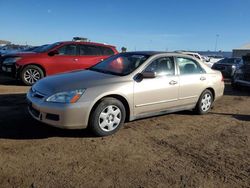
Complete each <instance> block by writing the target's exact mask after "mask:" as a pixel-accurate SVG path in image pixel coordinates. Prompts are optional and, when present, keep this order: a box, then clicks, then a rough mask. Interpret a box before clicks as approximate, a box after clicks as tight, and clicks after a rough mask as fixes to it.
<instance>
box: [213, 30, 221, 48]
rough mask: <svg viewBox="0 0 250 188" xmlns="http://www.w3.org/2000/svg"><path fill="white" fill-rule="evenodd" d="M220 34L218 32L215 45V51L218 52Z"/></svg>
mask: <svg viewBox="0 0 250 188" xmlns="http://www.w3.org/2000/svg"><path fill="white" fill-rule="evenodd" d="M219 36H220V35H219V34H216V36H215V47H214V51H215V52H216V51H217V45H218V38H219Z"/></svg>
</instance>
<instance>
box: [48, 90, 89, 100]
mask: <svg viewBox="0 0 250 188" xmlns="http://www.w3.org/2000/svg"><path fill="white" fill-rule="evenodd" d="M84 91H85V89H78V90H74V91H65V92H60V93H56V94H54V95H51V96H50V97H48V98H47V99H46V101H47V102H57V103H75V102H77V101H78V100H79V99H80V97H81V96H82V94H83V93H84Z"/></svg>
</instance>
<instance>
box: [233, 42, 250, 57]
mask: <svg viewBox="0 0 250 188" xmlns="http://www.w3.org/2000/svg"><path fill="white" fill-rule="evenodd" d="M247 54H250V43H248V44H245V45H243V46H241V47H240V48H236V49H233V57H242V56H245V55H247Z"/></svg>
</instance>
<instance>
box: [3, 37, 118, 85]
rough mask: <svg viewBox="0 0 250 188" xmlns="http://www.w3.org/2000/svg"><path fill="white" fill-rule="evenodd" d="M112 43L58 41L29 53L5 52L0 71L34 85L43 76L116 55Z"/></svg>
mask: <svg viewBox="0 0 250 188" xmlns="http://www.w3.org/2000/svg"><path fill="white" fill-rule="evenodd" d="M117 53H118V52H117V50H116V48H115V47H114V46H111V45H105V44H99V43H93V42H75V41H71V42H57V43H54V44H49V45H43V46H41V47H38V48H35V49H34V50H33V51H32V52H20V53H16V54H8V55H4V56H3V57H2V58H1V63H2V71H3V72H6V73H8V74H10V75H12V76H13V77H15V78H18V79H21V80H22V81H23V83H24V84H26V85H33V84H34V83H35V82H36V81H37V80H39V79H41V78H43V77H44V76H49V75H53V74H57V73H62V72H67V71H72V70H78V69H86V68H89V67H90V66H92V65H95V64H96V63H98V62H100V61H102V60H103V59H105V58H107V57H109V56H111V55H114V54H117Z"/></svg>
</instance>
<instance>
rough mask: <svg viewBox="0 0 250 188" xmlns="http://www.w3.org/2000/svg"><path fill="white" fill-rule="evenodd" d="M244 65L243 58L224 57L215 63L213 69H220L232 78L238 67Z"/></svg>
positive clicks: (224, 74) (227, 76)
mask: <svg viewBox="0 0 250 188" xmlns="http://www.w3.org/2000/svg"><path fill="white" fill-rule="evenodd" d="M241 65H242V61H241V58H224V59H221V60H220V61H218V62H217V63H214V64H213V66H212V69H214V70H219V71H221V73H222V74H223V76H224V77H226V78H231V77H232V76H233V75H234V72H235V70H236V69H237V68H239V67H240V66H241Z"/></svg>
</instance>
